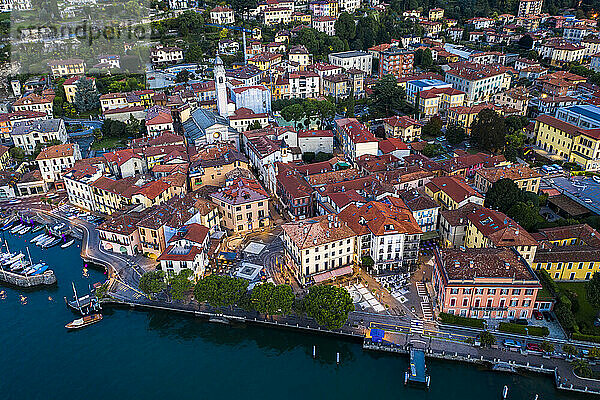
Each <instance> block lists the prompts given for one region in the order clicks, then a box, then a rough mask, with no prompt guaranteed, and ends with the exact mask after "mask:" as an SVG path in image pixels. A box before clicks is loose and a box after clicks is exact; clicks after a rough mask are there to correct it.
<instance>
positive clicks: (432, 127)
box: [421, 115, 443, 137]
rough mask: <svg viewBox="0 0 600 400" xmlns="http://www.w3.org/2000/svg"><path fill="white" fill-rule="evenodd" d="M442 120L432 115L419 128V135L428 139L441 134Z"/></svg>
mask: <svg viewBox="0 0 600 400" xmlns="http://www.w3.org/2000/svg"><path fill="white" fill-rule="evenodd" d="M442 125H443V123H442V119H441V118H440V117H439V116H438V115H434V116H433V117H431V118H430V119H429V121H427V123H426V124H425V125H424V126H423V128H421V134H422V135H423V136H428V137H438V136H440V135H441V134H442Z"/></svg>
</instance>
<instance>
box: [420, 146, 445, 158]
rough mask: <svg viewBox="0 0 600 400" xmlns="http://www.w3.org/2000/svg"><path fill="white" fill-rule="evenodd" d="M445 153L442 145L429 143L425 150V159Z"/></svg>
mask: <svg viewBox="0 0 600 400" xmlns="http://www.w3.org/2000/svg"><path fill="white" fill-rule="evenodd" d="M443 152H444V149H443V148H442V146H441V145H439V144H436V143H427V144H426V145H425V147H424V148H423V155H424V156H425V157H429V158H431V157H437V156H439V155H441V154H442V153H443Z"/></svg>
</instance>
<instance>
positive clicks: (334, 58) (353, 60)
mask: <svg viewBox="0 0 600 400" xmlns="http://www.w3.org/2000/svg"><path fill="white" fill-rule="evenodd" d="M329 62H330V63H331V64H333V65H336V66H338V67H342V68H344V69H345V70H348V69H360V70H361V71H364V72H365V73H366V74H367V75H371V71H372V70H373V55H372V54H371V53H367V52H366V51H360V50H352V51H342V52H340V53H331V54H329Z"/></svg>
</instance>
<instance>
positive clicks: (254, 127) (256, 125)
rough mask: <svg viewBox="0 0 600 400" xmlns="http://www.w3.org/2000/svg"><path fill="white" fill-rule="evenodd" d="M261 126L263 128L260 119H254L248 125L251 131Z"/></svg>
mask: <svg viewBox="0 0 600 400" xmlns="http://www.w3.org/2000/svg"><path fill="white" fill-rule="evenodd" d="M260 128H262V125H261V124H260V121H258V120H256V121H254V122H253V123H251V124H250V125H248V130H249V131H253V130H255V129H260Z"/></svg>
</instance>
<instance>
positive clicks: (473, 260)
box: [433, 248, 542, 319]
mask: <svg viewBox="0 0 600 400" xmlns="http://www.w3.org/2000/svg"><path fill="white" fill-rule="evenodd" d="M433 285H434V287H435V291H436V303H437V305H438V307H439V311H441V312H445V313H448V314H455V315H460V316H463V317H469V318H492V319H506V318H531V316H532V312H533V309H534V303H535V300H536V296H537V293H538V291H539V290H540V289H541V288H542V286H541V285H540V282H539V280H538V278H537V276H536V275H535V273H534V272H533V270H532V269H531V268H530V267H529V266H528V265H527V264H526V263H525V262H523V260H522V258H521V257H520V256H519V255H518V253H516V252H515V251H513V250H511V249H507V248H483V249H441V250H439V251H436V254H435V266H434V272H433Z"/></svg>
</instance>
